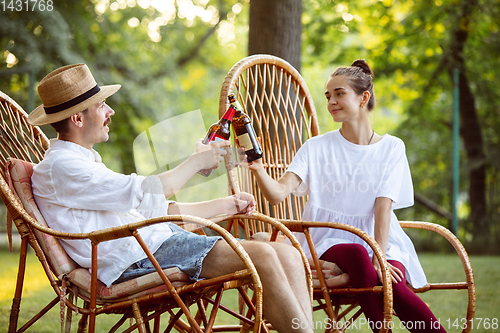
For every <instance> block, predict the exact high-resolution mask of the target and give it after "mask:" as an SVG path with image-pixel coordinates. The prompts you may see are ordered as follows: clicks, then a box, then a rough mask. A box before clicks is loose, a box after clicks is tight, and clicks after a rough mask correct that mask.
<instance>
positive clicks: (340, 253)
mask: <svg viewBox="0 0 500 333" xmlns="http://www.w3.org/2000/svg"><path fill="white" fill-rule="evenodd" d="M320 259H321V260H326V261H330V262H334V263H336V264H337V265H338V266H339V268H340V269H341V270H343V271H344V272H346V273H348V274H349V281H350V282H351V286H352V287H356V288H363V287H374V286H377V285H380V282H379V279H378V276H377V273H376V271H375V268H374V267H373V264H372V261H371V259H370V256H369V255H368V252H367V251H366V249H365V248H364V247H363V246H362V245H360V244H338V245H334V246H332V247H331V248H329V249H328V250H327V251H326V252H325V253H324V254H323V255H322V256H321V258H320ZM389 262H390V263H391V264H392V265H393V266H395V267H397V268H399V269H400V270H401V272H403V274H405V268H404V266H403V264H401V263H400V262H398V261H395V260H389ZM392 290H393V297H394V310H395V311H396V313H397V315H398V317H399V319H400V320H401V322H403V324H404V325H405V326H406V328H407V329H408V330H409V331H410V332H446V331H445V330H444V328H443V327H442V326H441V325H440V324H439V323H438V322H437V319H436V317H435V316H434V314H433V313H432V311H431V310H430V309H429V307H428V306H427V305H426V304H425V303H424V302H423V301H422V300H421V299H420V297H418V296H417V295H416V294H415V293H414V292H413V291H412V290H411V289H410V288H408V286H407V285H406V276H405V278H404V279H403V280H402V281H401V282H398V283H394V282H393V284H392ZM357 299H358V302H359V304H360V305H361V309H362V310H363V312H364V314H365V317H366V319H367V322H368V324H370V327H371V328H372V331H373V332H378V331H379V329H380V328H381V327H383V326H381V325H382V324H383V320H384V316H383V296H382V295H381V294H375V293H369V294H361V295H358V296H357ZM377 327H378V328H379V329H377Z"/></svg>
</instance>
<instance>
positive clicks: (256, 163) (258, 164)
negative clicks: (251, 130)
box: [238, 136, 263, 171]
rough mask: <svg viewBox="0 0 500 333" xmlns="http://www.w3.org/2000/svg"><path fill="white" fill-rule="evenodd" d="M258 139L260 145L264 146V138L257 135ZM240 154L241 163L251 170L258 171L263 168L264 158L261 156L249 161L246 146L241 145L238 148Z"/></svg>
mask: <svg viewBox="0 0 500 333" xmlns="http://www.w3.org/2000/svg"><path fill="white" fill-rule="evenodd" d="M257 141H259V145H260V146H261V147H262V140H261V138H260V136H259V137H257ZM238 155H239V160H240V161H241V162H240V165H241V166H242V167H243V168H245V169H248V170H250V171H258V170H259V169H263V165H262V158H259V159H257V160H253V161H252V162H247V155H246V154H245V147H240V148H238Z"/></svg>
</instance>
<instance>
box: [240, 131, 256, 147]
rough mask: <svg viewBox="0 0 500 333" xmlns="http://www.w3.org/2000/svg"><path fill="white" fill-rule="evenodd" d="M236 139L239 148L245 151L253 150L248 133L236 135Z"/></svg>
mask: <svg viewBox="0 0 500 333" xmlns="http://www.w3.org/2000/svg"><path fill="white" fill-rule="evenodd" d="M237 139H238V144H239V145H240V147H245V150H251V149H253V144H252V139H251V138H250V135H249V134H248V133H243V134H241V135H238V137H237Z"/></svg>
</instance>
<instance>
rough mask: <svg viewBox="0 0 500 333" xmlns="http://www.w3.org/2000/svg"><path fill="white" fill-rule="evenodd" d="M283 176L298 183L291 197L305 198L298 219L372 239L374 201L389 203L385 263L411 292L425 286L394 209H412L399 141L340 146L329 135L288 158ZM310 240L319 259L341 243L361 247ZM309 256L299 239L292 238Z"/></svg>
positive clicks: (332, 233)
mask: <svg viewBox="0 0 500 333" xmlns="http://www.w3.org/2000/svg"><path fill="white" fill-rule="evenodd" d="M287 172H293V173H295V174H296V175H297V176H299V178H300V179H301V180H302V184H301V185H300V186H299V189H298V190H297V191H296V192H294V194H295V195H299V190H300V192H302V193H300V194H308V195H309V199H308V201H307V204H306V207H305V210H304V213H303V215H302V219H303V220H305V221H325V222H328V221H331V222H340V223H345V224H349V225H352V226H355V227H357V228H360V229H361V230H363V231H365V232H367V233H368V234H369V235H370V236H372V237H374V226H375V214H374V210H375V199H376V198H378V197H386V198H389V199H391V200H392V201H393V205H392V210H391V224H390V229H389V239H388V245H387V250H386V257H387V259H392V260H397V261H399V262H401V263H402V264H403V265H404V266H405V269H406V272H407V274H406V277H407V280H408V282H410V284H411V285H412V286H414V287H416V288H418V287H422V286H424V285H425V284H426V283H427V280H426V278H425V274H424V272H423V270H422V267H421V265H420V262H419V260H418V257H417V254H416V252H415V248H414V246H413V243H412V242H411V240H410V238H409V237H408V236H407V235H406V233H405V232H404V231H403V229H402V228H401V226H400V225H399V222H398V220H397V217H396V215H395V214H394V211H393V210H394V209H398V208H404V207H409V206H412V205H413V184H412V180H411V174H410V168H409V165H408V160H407V158H406V153H405V146H404V143H403V141H402V140H401V139H399V138H396V137H394V136H391V135H388V134H386V135H384V136H383V137H382V139H381V140H380V141H378V142H376V143H374V144H371V145H357V144H353V143H352V142H349V141H348V140H346V139H345V138H344V137H343V136H342V134H341V133H340V131H338V130H336V131H331V132H328V133H325V134H323V135H319V136H316V137H313V138H311V139H309V140H307V141H306V142H305V143H304V145H303V146H302V147H301V148H300V149H299V151H298V152H297V154H296V156H295V157H294V159H293V161H292V163H291V164H290V167H289V168H288V170H287ZM311 235H312V238H313V241H314V244H315V247H316V251H317V253H318V255H319V256H321V255H322V254H323V253H325V252H326V251H327V250H328V249H329V248H330V247H332V246H333V245H336V244H341V243H358V244H362V245H363V246H364V247H365V248H366V249H367V251H368V253H369V255H370V256H372V255H373V251H372V250H371V248H370V247H369V246H368V244H367V243H366V242H364V241H363V240H361V238H359V237H358V236H356V235H354V234H352V233H349V232H347V231H342V230H337V229H330V228H313V229H311ZM297 236H298V238H299V241H300V242H301V243H302V245H303V247H304V250H306V254H308V255H309V256H310V253H309V250H308V246H307V242H306V240H305V237H304V236H303V235H301V234H298V235H297Z"/></svg>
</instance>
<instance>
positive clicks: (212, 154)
mask: <svg viewBox="0 0 500 333" xmlns="http://www.w3.org/2000/svg"><path fill="white" fill-rule="evenodd" d="M230 145H231V143H230V142H229V141H220V142H216V143H212V144H210V145H204V144H202V143H201V140H198V141H197V142H196V146H195V150H194V153H193V154H192V155H191V156H189V157H188V158H187V159H186V160H185V161H184V162H182V163H181V164H179V165H178V166H176V167H175V168H174V169H172V170H169V171H166V172H163V173H161V174H159V175H158V178H160V181H161V184H162V186H163V193H164V194H165V197H166V198H167V199H168V198H169V197H171V196H172V195H174V194H175V193H176V192H177V191H179V190H180V189H181V187H183V186H184V185H185V184H186V183H187V181H188V180H189V179H191V177H193V176H194V175H195V174H196V173H197V172H198V171H199V170H201V169H209V168H212V167H218V166H219V163H221V162H222V161H223V159H224V157H223V156H224V155H226V154H227V151H226V150H225V149H224V147H229V146H230Z"/></svg>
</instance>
